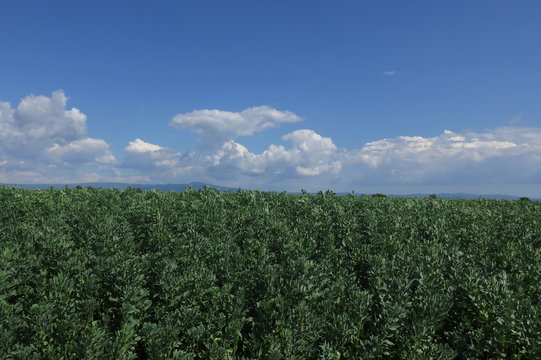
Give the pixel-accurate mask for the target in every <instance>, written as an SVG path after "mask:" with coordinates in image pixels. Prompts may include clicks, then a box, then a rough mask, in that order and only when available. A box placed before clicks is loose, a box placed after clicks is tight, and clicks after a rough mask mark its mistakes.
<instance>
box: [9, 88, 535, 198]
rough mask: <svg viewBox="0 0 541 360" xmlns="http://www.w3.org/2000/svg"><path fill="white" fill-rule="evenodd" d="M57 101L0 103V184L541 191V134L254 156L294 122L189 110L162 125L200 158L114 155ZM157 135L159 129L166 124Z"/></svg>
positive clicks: (162, 153)
mask: <svg viewBox="0 0 541 360" xmlns="http://www.w3.org/2000/svg"><path fill="white" fill-rule="evenodd" d="M67 102H68V98H67V97H66V95H65V94H64V93H63V92H62V91H56V92H54V93H53V94H52V95H51V96H50V97H47V96H34V95H29V96H27V97H25V98H24V99H22V100H21V102H20V103H19V104H18V106H17V107H16V108H13V107H12V106H11V105H10V104H9V103H7V102H0V182H20V183H22V182H36V181H39V182H75V181H84V180H85V179H86V180H92V181H125V182H156V183H166V182H167V183H175V182H179V183H180V182H191V181H206V182H212V183H216V184H223V185H231V186H243V187H250V186H253V187H261V188H266V189H272V188H274V189H288V190H299V189H301V188H306V189H327V188H330V187H332V188H333V189H336V190H340V191H350V190H352V189H362V188H363V186H369V185H397V184H402V185H404V184H406V185H407V184H413V185H446V184H453V185H457V184H506V185H509V184H541V167H540V166H539V164H540V163H541V129H539V128H526V127H520V126H507V127H500V128H494V129H485V130H483V131H479V132H471V131H469V132H460V131H450V130H443V131H442V132H441V133H440V134H437V135H435V136H432V137H421V136H397V137H393V138H386V139H374V141H370V142H367V143H364V144H359V146H358V147H357V148H353V149H345V148H341V147H339V146H338V145H337V144H335V142H334V141H333V140H332V139H331V138H329V137H325V136H324V135H321V134H318V133H317V132H316V131H314V130H312V129H298V130H294V131H291V132H288V133H286V134H284V135H283V136H282V137H281V140H283V141H284V142H285V143H286V145H277V144H273V143H272V142H270V143H269V144H268V147H267V148H266V150H264V151H262V152H260V153H255V152H252V151H250V149H248V148H247V147H246V146H244V145H243V144H242V141H241V140H238V138H239V137H242V136H250V135H253V134H255V133H257V132H261V131H264V130H266V129H269V128H271V127H278V126H280V125H281V124H285V123H296V122H299V121H300V120H301V118H300V116H298V115H296V114H294V113H292V112H289V111H282V110H277V109H274V108H272V107H270V106H257V107H252V108H249V109H246V110H243V111H240V112H228V111H222V110H196V111H193V112H190V113H186V114H179V115H176V116H175V117H173V119H171V121H170V122H169V125H170V126H172V127H174V128H176V129H179V130H187V131H191V132H194V133H196V134H197V135H199V137H200V141H201V143H202V144H203V145H204V148H203V149H202V151H195V152H190V153H180V152H178V151H177V150H175V149H172V148H168V147H164V146H161V145H159V144H153V143H150V142H147V141H144V140H143V139H141V138H135V139H133V140H131V141H129V142H128V144H125V146H124V150H123V152H122V153H121V154H113V153H112V152H111V151H110V146H109V143H108V142H107V141H106V140H103V139H95V138H92V137H89V136H88V134H87V125H86V123H87V117H86V115H84V114H83V113H82V112H81V111H80V110H78V109H77V108H68V107H67ZM164 126H166V124H165V123H164Z"/></svg>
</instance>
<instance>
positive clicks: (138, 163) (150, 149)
mask: <svg viewBox="0 0 541 360" xmlns="http://www.w3.org/2000/svg"><path fill="white" fill-rule="evenodd" d="M124 150H125V151H126V153H127V156H126V158H125V159H124V162H123V163H122V165H121V166H122V167H125V168H136V169H151V168H162V169H167V168H175V167H176V166H178V165H180V163H181V160H182V155H181V154H180V153H178V152H176V151H174V150H172V149H169V148H165V147H162V146H159V145H155V144H151V143H148V142H145V141H143V140H141V139H135V140H134V141H130V142H129V143H128V146H126V147H125V148H124Z"/></svg>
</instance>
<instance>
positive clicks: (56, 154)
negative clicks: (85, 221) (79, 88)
mask: <svg viewBox="0 0 541 360" xmlns="http://www.w3.org/2000/svg"><path fill="white" fill-rule="evenodd" d="M67 103H68V98H67V96H66V95H65V94H64V92H63V91H61V90H58V91H55V92H53V93H52V95H51V96H50V97H47V96H41V95H40V96H35V95H28V96H26V97H24V98H23V99H22V100H21V101H20V103H19V104H18V106H17V107H16V108H12V107H11V104H10V103H9V102H0V160H1V162H2V163H4V167H5V168H6V171H7V172H10V173H11V174H12V177H13V178H14V179H21V178H24V177H30V176H33V175H30V173H32V174H34V173H36V171H37V170H36V169H41V172H39V174H41V176H42V178H45V179H47V176H48V175H47V171H50V172H57V173H58V172H59V166H60V167H61V166H63V165H66V166H68V167H66V169H67V170H68V171H69V169H74V168H73V166H74V165H75V164H88V163H93V164H96V165H98V164H113V163H115V162H116V159H115V157H114V155H113V154H112V153H111V152H110V151H109V144H107V142H105V141H104V140H101V139H93V138H90V137H88V136H87V128H86V120H87V117H86V115H85V114H83V113H82V112H81V111H80V110H79V109H77V108H67ZM67 164H71V165H67ZM70 166H71V168H70ZM47 169H49V170H47ZM30 170H31V171H30ZM29 171H30V172H29Z"/></svg>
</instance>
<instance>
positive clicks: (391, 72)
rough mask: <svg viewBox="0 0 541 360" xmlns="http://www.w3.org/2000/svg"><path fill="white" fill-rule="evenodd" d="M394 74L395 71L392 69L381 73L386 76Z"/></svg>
mask: <svg viewBox="0 0 541 360" xmlns="http://www.w3.org/2000/svg"><path fill="white" fill-rule="evenodd" d="M395 74H396V71H394V70H391V71H384V72H383V75H387V76H393V75H395Z"/></svg>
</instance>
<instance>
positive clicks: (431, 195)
mask: <svg viewBox="0 0 541 360" xmlns="http://www.w3.org/2000/svg"><path fill="white" fill-rule="evenodd" d="M428 198H429V199H437V198H438V195H436V194H430V195H428Z"/></svg>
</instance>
